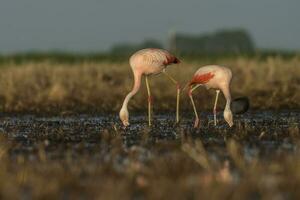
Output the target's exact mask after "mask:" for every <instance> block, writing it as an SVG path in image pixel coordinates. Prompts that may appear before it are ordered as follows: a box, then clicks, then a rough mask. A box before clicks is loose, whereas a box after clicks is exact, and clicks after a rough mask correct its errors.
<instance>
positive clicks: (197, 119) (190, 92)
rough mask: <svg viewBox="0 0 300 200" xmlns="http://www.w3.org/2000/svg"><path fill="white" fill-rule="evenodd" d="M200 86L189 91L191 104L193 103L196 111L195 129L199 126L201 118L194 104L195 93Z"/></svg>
mask: <svg viewBox="0 0 300 200" xmlns="http://www.w3.org/2000/svg"><path fill="white" fill-rule="evenodd" d="M199 86H200V85H196V86H194V87H193V88H190V90H189V97H190V99H191V102H192V105H193V109H194V113H195V117H196V119H195V123H194V128H197V127H198V126H199V117H198V113H197V109H196V106H195V102H194V99H193V94H192V93H193V91H194V90H195V89H196V88H198V87H199Z"/></svg>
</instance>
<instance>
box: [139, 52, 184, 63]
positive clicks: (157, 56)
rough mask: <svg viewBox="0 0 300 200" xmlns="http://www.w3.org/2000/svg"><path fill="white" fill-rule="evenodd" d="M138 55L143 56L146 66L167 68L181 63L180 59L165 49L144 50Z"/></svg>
mask: <svg viewBox="0 0 300 200" xmlns="http://www.w3.org/2000/svg"><path fill="white" fill-rule="evenodd" d="M136 54H137V55H139V56H142V58H143V62H144V63H145V64H154V65H160V66H167V65H171V64H177V63H180V60H179V59H178V58H176V57H175V56H174V55H172V54H171V53H169V52H168V51H166V50H163V49H152V48H151V49H143V50H140V51H138V52H137V53H136Z"/></svg>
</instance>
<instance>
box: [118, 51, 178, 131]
mask: <svg viewBox="0 0 300 200" xmlns="http://www.w3.org/2000/svg"><path fill="white" fill-rule="evenodd" d="M129 63H130V66H131V69H132V71H133V75H134V86H133V89H132V90H131V92H129V93H128V94H127V96H126V97H125V99H124V102H123V105H122V108H121V110H120V113H119V116H120V119H121V121H122V123H123V125H124V126H128V125H129V112H128V109H127V105H128V102H129V100H130V99H131V97H132V96H134V95H135V94H136V93H137V92H138V90H139V89H140V85H141V79H142V75H145V81H146V86H147V92H148V123H149V126H151V104H152V97H151V92H150V86H149V80H148V77H149V76H150V75H152V74H159V73H161V72H163V73H164V74H165V75H166V76H167V77H168V78H169V79H170V80H171V81H172V82H173V83H174V84H175V85H176V87H177V104H176V122H179V94H180V86H179V84H178V82H177V81H176V80H175V79H174V78H172V77H171V76H170V75H169V74H167V72H166V71H165V69H166V67H167V66H168V65H171V64H177V63H180V61H179V60H178V59H177V58H176V57H175V56H173V55H172V54H170V53H169V52H168V51H166V50H163V49H142V50H139V51H137V52H136V53H134V54H133V55H132V56H131V57H130V59H129Z"/></svg>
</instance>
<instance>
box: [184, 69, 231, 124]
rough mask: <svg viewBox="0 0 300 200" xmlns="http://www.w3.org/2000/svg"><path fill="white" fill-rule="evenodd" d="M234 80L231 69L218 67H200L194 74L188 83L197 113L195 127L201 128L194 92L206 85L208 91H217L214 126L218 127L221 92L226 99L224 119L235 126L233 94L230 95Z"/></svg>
mask: <svg viewBox="0 0 300 200" xmlns="http://www.w3.org/2000/svg"><path fill="white" fill-rule="evenodd" d="M231 78H232V72H231V70H230V69H228V68H226V67H222V66H218V65H208V66H204V67H200V68H199V69H198V70H197V71H196V73H195V74H194V76H193V78H192V80H191V81H190V82H189V83H188V86H189V92H188V94H189V97H190V99H191V102H192V105H193V109H194V113H195V117H196V119H195V123H194V127H195V128H196V127H198V126H199V117H198V114H197V110H196V106H195V103H194V100H193V95H192V93H193V91H194V90H195V89H196V88H198V87H199V86H201V85H204V86H205V87H206V89H210V88H213V89H216V99H215V104H214V109H213V113H214V124H215V126H216V125H217V110H216V108H217V102H218V97H219V93H220V90H221V91H222V93H223V94H224V96H225V98H226V106H225V109H224V119H225V121H226V122H227V123H228V125H229V126H230V127H231V126H233V119H232V118H233V117H232V112H231V109H230V105H231V94H230V82H231Z"/></svg>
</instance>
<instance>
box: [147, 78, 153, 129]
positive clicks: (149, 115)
mask: <svg viewBox="0 0 300 200" xmlns="http://www.w3.org/2000/svg"><path fill="white" fill-rule="evenodd" d="M145 80H146V86H147V93H148V124H149V126H151V104H152V97H151V92H150V86H149V81H148V76H146V78H145Z"/></svg>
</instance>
